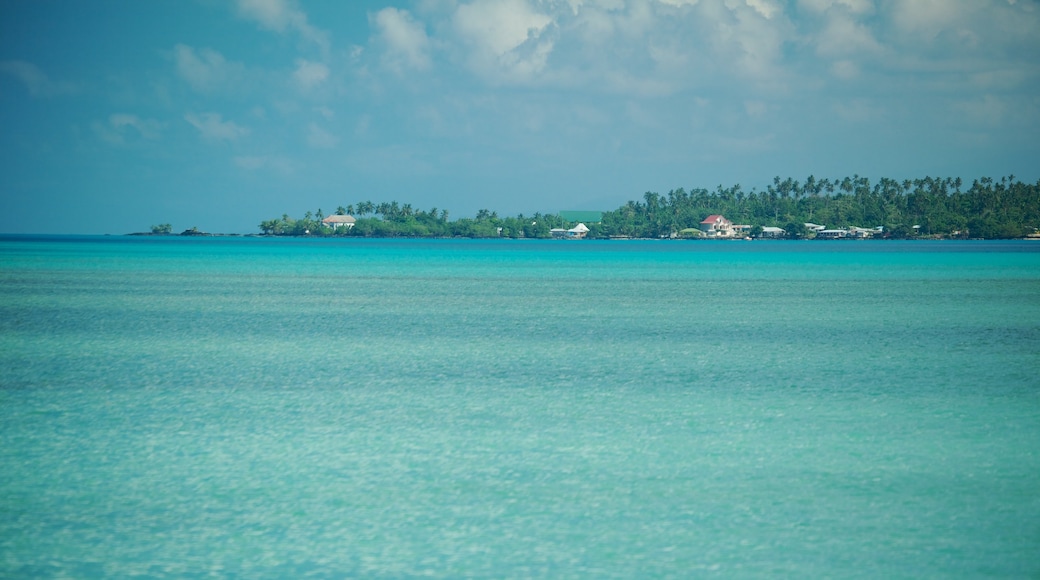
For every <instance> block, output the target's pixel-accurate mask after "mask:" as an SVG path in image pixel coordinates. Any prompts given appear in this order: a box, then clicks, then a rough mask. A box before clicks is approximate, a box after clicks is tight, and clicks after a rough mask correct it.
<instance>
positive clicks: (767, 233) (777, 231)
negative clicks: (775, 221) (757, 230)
mask: <svg viewBox="0 0 1040 580" xmlns="http://www.w3.org/2000/svg"><path fill="white" fill-rule="evenodd" d="M786 236H787V230H785V229H783V228H776V227H773V226H763V227H762V233H761V234H759V236H758V237H760V238H783V237H786Z"/></svg>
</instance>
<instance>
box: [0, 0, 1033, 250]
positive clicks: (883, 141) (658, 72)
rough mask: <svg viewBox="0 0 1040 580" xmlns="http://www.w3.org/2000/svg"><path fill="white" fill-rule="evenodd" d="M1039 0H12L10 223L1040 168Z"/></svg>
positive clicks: (5, 44) (229, 220)
mask: <svg viewBox="0 0 1040 580" xmlns="http://www.w3.org/2000/svg"><path fill="white" fill-rule="evenodd" d="M1037 31H1040V3H1038V2H1037V1H1036V0H971V1H969V0H963V1H961V0H788V1H781V0H631V1H626V0H599V1H594V0H465V1H454V0H416V1H412V2H408V1H398V2H388V1H363V2H362V1H351V2H340V1H321V2H318V1H307V0H150V1H148V2H138V1H131V0H122V1H111V0H92V1H90V2H68V1H64V0H61V1H58V0H6V1H5V2H2V3H0V127H2V128H3V130H2V131H0V154H2V159H3V166H2V171H0V204H2V205H0V232H8V233H21V232H34V233H126V232H132V231H146V230H147V229H148V228H149V226H150V225H152V224H158V223H171V224H173V226H174V228H175V230H177V231H180V230H181V229H186V228H190V227H198V228H199V229H201V230H204V231H211V232H237V233H250V232H257V231H258V228H257V225H258V224H259V223H260V221H262V220H265V219H269V218H272V217H278V216H281V215H282V214H283V213H288V214H290V215H293V216H301V215H303V213H304V212H306V211H308V210H310V211H314V210H317V209H318V208H321V209H322V210H324V211H325V212H326V213H331V212H332V211H333V210H335V208H336V207H337V206H340V205H344V206H345V205H347V204H351V203H355V202H357V201H361V200H372V201H374V202H377V203H378V202H380V201H398V202H400V203H411V204H412V205H413V206H414V207H417V208H424V209H429V208H432V207H437V208H441V209H448V210H449V211H450V212H451V216H452V217H453V218H457V217H465V216H472V215H473V214H475V213H476V211H477V210H478V209H481V208H488V209H492V210H496V211H498V212H499V213H500V214H503V215H516V214H518V213H524V214H528V215H529V214H533V213H535V212H556V211H559V210H567V209H600V210H604V209H614V208H616V207H618V206H619V205H621V204H623V203H624V202H626V201H627V200H630V199H641V198H642V195H643V193H644V192H646V191H657V192H660V193H665V192H667V191H668V190H670V189H675V188H678V187H685V188H687V189H690V188H694V187H707V188H714V187H715V186H716V185H719V184H722V185H726V186H729V185H733V184H737V183H739V184H741V185H742V186H743V187H744V189H745V190H750V189H752V188H758V189H762V188H764V187H765V186H766V185H767V184H769V183H771V181H772V178H773V176H776V175H779V176H781V177H787V176H791V177H795V178H798V179H804V178H805V177H806V176H808V175H810V174H812V175H815V176H816V177H817V178H824V177H829V178H840V177H844V176H847V175H848V176H851V175H853V174H859V175H861V176H866V177H870V178H871V179H874V180H876V179H878V178H881V177H891V178H895V179H905V178H914V177H924V176H929V175H930V176H942V177H947V176H948V177H961V178H963V179H965V180H966V181H968V182H969V183H970V181H971V180H972V179H974V178H977V177H995V178H999V177H1001V176H1005V175H1010V174H1013V175H1015V176H1016V177H1018V178H1019V179H1022V180H1025V181H1036V180H1037V179H1040V139H1038V137H1040V34H1038V33H1037Z"/></svg>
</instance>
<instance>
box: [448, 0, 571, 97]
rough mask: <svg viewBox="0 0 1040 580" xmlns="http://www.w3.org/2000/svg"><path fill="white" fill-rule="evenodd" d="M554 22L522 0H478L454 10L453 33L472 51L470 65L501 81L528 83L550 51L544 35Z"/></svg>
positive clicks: (544, 63)
mask: <svg viewBox="0 0 1040 580" xmlns="http://www.w3.org/2000/svg"><path fill="white" fill-rule="evenodd" d="M553 21H554V20H553V18H551V17H549V16H548V15H546V14H543V13H541V12H537V11H535V10H534V9H532V8H531V6H530V5H529V4H528V3H527V2H526V1H525V0H477V1H476V2H473V3H471V4H461V5H459V7H458V8H457V9H456V11H455V14H454V18H453V24H454V28H455V30H456V32H457V33H458V34H459V35H460V36H461V37H462V38H463V40H464V42H465V43H466V44H467V45H469V47H470V48H471V50H472V53H471V58H470V64H471V65H472V66H473V67H474V68H475V69H476V70H477V71H478V72H480V73H483V74H488V75H494V76H500V77H501V78H502V79H503V80H527V79H529V78H530V77H531V76H533V75H535V74H537V73H539V72H541V71H542V70H543V69H544V68H545V65H546V62H547V60H548V57H549V54H550V53H551V52H552V49H553V40H552V39H551V38H547V37H546V35H544V32H545V31H546V29H547V28H548V27H549V25H550V24H552V23H553Z"/></svg>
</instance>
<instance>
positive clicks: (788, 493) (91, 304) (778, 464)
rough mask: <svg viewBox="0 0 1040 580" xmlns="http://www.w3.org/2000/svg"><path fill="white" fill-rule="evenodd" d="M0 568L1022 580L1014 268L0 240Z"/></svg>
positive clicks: (724, 256) (1025, 418) (871, 260)
mask: <svg viewBox="0 0 1040 580" xmlns="http://www.w3.org/2000/svg"><path fill="white" fill-rule="evenodd" d="M0 296H2V298H0V309H2V316H0V329H2V331H0V408H2V410H3V417H4V421H3V423H2V426H0V465H2V466H3V469H0V515H2V517H0V576H65V575H72V576H93V575H101V574H104V575H110V576H126V575H131V574H138V573H139V574H148V575H173V576H199V575H205V574H210V573H216V574H218V575H241V576H268V577H270V576H297V575H302V574H313V575H317V576H319V577H321V576H342V575H362V576H402V575H419V574H432V575H436V576H452V577H454V576H495V577H501V576H532V575H538V576H585V575H595V576H623V577H631V576H646V575H652V576H669V575H671V576H687V575H709V574H718V575H719V576H727V577H728V576H766V575H770V576H774V575H790V576H793V575H799V576H842V577H848V576H865V577H878V576H904V577H920V576H978V575H998V576H1014V577H1022V576H1031V575H1036V574H1038V573H1040V558H1038V557H1037V554H1040V524H1038V523H1037V522H1040V495H1038V494H1037V493H1036V491H1035V490H1036V489H1040V475H1038V474H1040V457H1038V454H1037V452H1036V451H1035V449H1036V442H1037V441H1040V381H1038V379H1037V378H1036V377H1037V373H1036V371H1037V369H1038V368H1040V245H1034V244H1032V243H1029V242H941V243H935V242H668V241H660V242H654V241H626V242H593V241H582V242H560V241H556V242H550V241H547V242H540V241H507V240H502V241H497V240H496V241H471V240H433V241H415V240H304V239H276V240H270V239H256V238H243V239H236V238H206V239H181V238H122V237H120V238H100V237H97V238H90V237H88V238H33V237H6V238H2V239H0Z"/></svg>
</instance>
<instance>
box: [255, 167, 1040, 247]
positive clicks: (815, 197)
mask: <svg viewBox="0 0 1040 580" xmlns="http://www.w3.org/2000/svg"><path fill="white" fill-rule="evenodd" d="M336 213H338V214H341V215H343V214H347V215H354V216H355V217H356V218H357V223H356V225H355V226H354V227H353V228H351V229H347V228H339V229H338V230H333V229H332V228H329V227H326V226H323V225H322V223H321V220H322V219H323V217H324V216H323V214H322V212H321V210H318V212H317V213H316V214H312V213H311V212H308V213H307V214H306V215H305V216H304V217H303V218H302V219H293V218H290V217H289V216H288V215H283V216H282V218H281V219H272V220H267V221H264V222H263V223H261V224H260V229H261V230H262V231H263V232H264V233H265V234H274V235H308V234H309V235H344V236H367V237H395V236H407V237H458V236H462V237H525V238H546V237H550V233H549V232H550V229H552V228H560V227H570V226H571V225H573V224H570V223H568V222H566V221H565V220H563V219H562V218H561V217H559V216H557V215H554V214H535V215H533V216H530V217H525V216H524V215H522V214H521V215H519V216H517V217H507V218H500V217H499V216H498V215H497V214H496V213H495V212H491V211H488V210H481V211H480V212H479V213H478V214H477V216H476V218H473V219H471V218H462V219H458V220H455V221H449V220H448V212H447V211H438V210H437V209H436V208H434V209H431V210H429V211H423V210H415V209H413V208H412V206H411V205H410V204H404V205H398V203H397V202H391V203H380V204H373V203H372V202H370V201H365V202H360V203H358V204H356V205H350V206H347V207H340V208H338V209H337V212H336ZM709 214H722V215H724V216H725V217H726V218H728V219H729V220H731V221H732V222H734V223H738V224H747V225H750V226H754V228H755V229H754V230H753V231H757V230H759V229H760V228H761V227H762V226H775V227H780V228H783V229H785V230H786V231H787V232H788V235H789V236H791V237H801V236H806V235H809V232H808V231H807V229H806V227H805V225H804V224H805V223H807V222H809V223H816V224H821V225H826V226H827V227H828V228H846V227H852V226H859V227H871V228H872V227H876V226H883V228H884V235H885V237H892V238H905V237H911V236H933V237H971V238H1015V237H1022V236H1025V235H1029V234H1033V233H1035V232H1036V231H1037V228H1040V181H1038V182H1037V183H1035V184H1027V183H1022V182H1021V181H1018V180H1016V179H1015V178H1014V176H1010V177H1005V178H1002V179H1001V180H1000V181H995V180H993V179H991V178H983V179H979V180H976V181H974V182H973V183H972V184H971V186H970V187H967V188H965V187H964V183H963V182H962V181H961V180H960V179H959V178H944V179H938V178H931V177H926V178H923V179H914V180H906V181H901V182H900V181H895V180H892V179H881V180H880V181H878V182H877V183H875V184H871V183H870V180H868V179H867V178H865V177H859V176H858V175H857V176H853V177H846V178H844V179H841V180H829V179H822V180H817V179H816V178H815V177H814V176H811V175H810V176H809V177H808V178H806V179H805V181H804V182H800V181H798V180H795V179H791V178H787V179H784V180H781V179H780V178H779V177H777V178H775V179H774V180H773V183H772V184H771V185H769V186H768V187H766V189H765V190H762V191H757V190H755V189H752V190H751V191H749V192H746V191H744V190H743V188H742V187H741V186H740V185H739V184H738V185H734V186H732V187H729V188H724V187H722V186H721V185H720V186H718V187H717V188H716V189H715V190H714V191H709V190H707V189H693V190H690V191H686V190H684V189H682V188H680V189H677V190H672V191H669V192H668V193H667V194H665V195H661V194H658V193H654V192H647V193H645V194H644V195H643V199H642V200H641V201H629V202H628V203H627V204H625V205H623V206H621V207H619V208H618V209H615V210H613V211H608V212H604V214H603V220H602V222H601V223H597V224H587V225H588V226H589V227H590V228H591V231H590V232H589V237H593V238H596V237H599V238H605V237H617V236H629V237H639V238H658V237H672V236H676V235H681V234H680V233H681V232H682V231H683V230H689V229H691V228H697V226H698V224H699V223H700V222H701V220H703V219H704V218H705V217H706V216H708V215H709ZM366 216H372V217H366ZM377 216H378V217H377Z"/></svg>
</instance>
